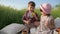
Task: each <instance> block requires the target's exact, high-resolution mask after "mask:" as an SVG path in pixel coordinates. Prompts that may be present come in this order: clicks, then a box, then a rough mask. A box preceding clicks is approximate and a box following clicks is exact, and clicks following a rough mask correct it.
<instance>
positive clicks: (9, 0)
mask: <svg viewBox="0 0 60 34" xmlns="http://www.w3.org/2000/svg"><path fill="white" fill-rule="evenodd" d="M29 1H34V2H35V3H36V7H39V6H40V4H42V3H50V4H51V5H52V6H55V5H56V4H60V0H0V5H5V6H10V7H12V8H16V9H23V8H26V7H27V4H28V2H29Z"/></svg>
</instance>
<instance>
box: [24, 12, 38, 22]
mask: <svg viewBox="0 0 60 34" xmlns="http://www.w3.org/2000/svg"><path fill="white" fill-rule="evenodd" d="M34 15H35V16H36V18H38V15H37V13H35V12H31V11H27V12H26V13H25V14H24V16H23V20H27V21H28V20H30V23H33V22H35V21H38V20H39V19H36V18H35V16H34Z"/></svg>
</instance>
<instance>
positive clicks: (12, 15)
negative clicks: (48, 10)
mask: <svg viewBox="0 0 60 34" xmlns="http://www.w3.org/2000/svg"><path fill="white" fill-rule="evenodd" d="M25 12H26V9H22V10H16V9H13V8H10V7H5V6H0V29H2V28H3V27H5V26H7V25H9V24H11V23H19V24H22V23H23V22H22V16H23V15H24V13H25ZM35 12H36V13H37V14H38V15H39V16H40V15H41V13H40V11H39V9H35ZM52 15H53V17H54V18H56V17H60V8H53V9H52Z"/></svg>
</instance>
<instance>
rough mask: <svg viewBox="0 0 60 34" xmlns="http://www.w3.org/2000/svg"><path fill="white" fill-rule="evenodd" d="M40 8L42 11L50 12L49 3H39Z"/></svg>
mask: <svg viewBox="0 0 60 34" xmlns="http://www.w3.org/2000/svg"><path fill="white" fill-rule="evenodd" d="M40 9H41V10H42V11H43V12H44V13H46V14H50V12H51V4H49V3H44V4H42V5H40Z"/></svg>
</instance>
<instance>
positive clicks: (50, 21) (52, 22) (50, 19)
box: [47, 16, 55, 29]
mask: <svg viewBox="0 0 60 34" xmlns="http://www.w3.org/2000/svg"><path fill="white" fill-rule="evenodd" d="M47 22H48V26H49V28H50V29H54V28H55V23H54V18H53V17H52V16H51V17H49V18H48V20H47Z"/></svg>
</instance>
